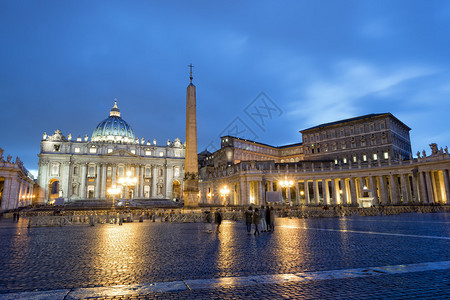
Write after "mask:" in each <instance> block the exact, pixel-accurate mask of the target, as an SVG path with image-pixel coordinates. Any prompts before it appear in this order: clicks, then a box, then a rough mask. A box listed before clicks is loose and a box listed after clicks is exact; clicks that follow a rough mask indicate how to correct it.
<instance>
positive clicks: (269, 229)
mask: <svg viewBox="0 0 450 300" xmlns="http://www.w3.org/2000/svg"><path fill="white" fill-rule="evenodd" d="M264 218H265V219H266V230H267V231H271V230H272V226H271V225H270V207H269V205H267V206H266V210H265V215H264Z"/></svg>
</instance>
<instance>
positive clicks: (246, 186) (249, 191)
mask: <svg viewBox="0 0 450 300" xmlns="http://www.w3.org/2000/svg"><path fill="white" fill-rule="evenodd" d="M245 188H246V193H245V202H246V203H247V204H250V203H251V201H250V196H251V193H252V191H251V188H250V181H248V180H246V182H245Z"/></svg>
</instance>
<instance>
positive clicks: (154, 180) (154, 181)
mask: <svg viewBox="0 0 450 300" xmlns="http://www.w3.org/2000/svg"><path fill="white" fill-rule="evenodd" d="M152 173H153V174H152V175H153V176H152V198H156V192H157V190H156V189H157V187H156V184H157V180H158V166H152ZM211 193H212V192H211Z"/></svg>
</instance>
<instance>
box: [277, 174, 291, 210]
mask: <svg viewBox="0 0 450 300" xmlns="http://www.w3.org/2000/svg"><path fill="white" fill-rule="evenodd" d="M279 183H280V186H281V187H282V188H286V199H288V201H289V205H292V203H291V197H290V196H289V194H288V191H289V190H288V189H290V188H291V187H292V186H293V185H294V181H292V180H288V179H287V177H286V176H285V177H284V180H280V181H279Z"/></svg>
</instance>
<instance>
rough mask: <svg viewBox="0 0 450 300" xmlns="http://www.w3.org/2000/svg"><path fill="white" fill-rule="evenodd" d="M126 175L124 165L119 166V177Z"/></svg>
mask: <svg viewBox="0 0 450 300" xmlns="http://www.w3.org/2000/svg"><path fill="white" fill-rule="evenodd" d="M123 176H125V168H124V167H123V166H120V167H119V177H123Z"/></svg>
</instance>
